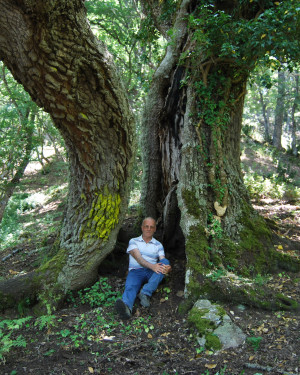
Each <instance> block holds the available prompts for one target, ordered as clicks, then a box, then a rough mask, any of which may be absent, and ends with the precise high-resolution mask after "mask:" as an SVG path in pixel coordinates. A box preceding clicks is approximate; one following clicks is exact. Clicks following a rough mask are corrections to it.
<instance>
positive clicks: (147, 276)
mask: <svg viewBox="0 0 300 375" xmlns="http://www.w3.org/2000/svg"><path fill="white" fill-rule="evenodd" d="M158 263H163V264H166V265H169V264H170V262H169V261H168V259H166V258H163V259H161V260H160V261H159V262H158ZM164 277H165V275H164V274H162V273H156V272H154V271H152V270H150V269H149V268H144V267H143V268H138V269H134V270H131V271H129V273H128V276H127V279H126V283H125V291H124V293H123V295H122V300H123V301H124V302H125V303H126V305H127V306H128V307H129V308H130V310H132V308H133V304H134V301H135V298H136V296H137V294H138V292H139V290H140V288H141V286H142V284H143V283H146V284H144V286H143V288H142V289H141V293H142V294H145V295H146V296H148V297H151V296H152V293H154V292H155V291H156V289H157V287H158V285H159V283H160V282H161V281H162V279H163V278H164Z"/></svg>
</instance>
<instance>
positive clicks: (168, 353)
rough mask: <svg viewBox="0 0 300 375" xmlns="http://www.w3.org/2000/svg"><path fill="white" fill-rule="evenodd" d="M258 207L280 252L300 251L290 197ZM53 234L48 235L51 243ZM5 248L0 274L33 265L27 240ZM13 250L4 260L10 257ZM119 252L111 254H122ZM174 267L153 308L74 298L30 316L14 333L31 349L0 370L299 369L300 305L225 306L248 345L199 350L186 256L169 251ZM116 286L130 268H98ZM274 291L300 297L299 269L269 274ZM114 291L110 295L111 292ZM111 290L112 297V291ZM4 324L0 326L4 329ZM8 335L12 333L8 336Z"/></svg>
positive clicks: (18, 350) (235, 372)
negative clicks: (118, 310)
mask: <svg viewBox="0 0 300 375" xmlns="http://www.w3.org/2000/svg"><path fill="white" fill-rule="evenodd" d="M254 205H255V208H256V209H257V210H258V211H259V212H260V213H261V214H262V215H263V216H265V217H266V218H268V219H272V220H274V221H275V222H276V224H277V227H276V229H275V230H276V233H277V234H279V236H280V237H279V238H281V240H280V241H279V242H278V243H276V244H275V245H276V247H277V249H278V251H283V252H286V253H288V254H291V255H293V256H295V257H297V258H298V257H299V255H300V230H299V228H300V219H299V218H300V207H299V206H297V205H295V204H293V203H291V202H282V201H271V200H266V201H261V202H260V204H259V205H258V204H257V203H255V202H254ZM54 240H55V238H51V236H50V237H49V241H50V242H51V241H54ZM14 250H16V249H14V248H10V249H6V250H5V251H4V252H2V253H1V257H0V264H1V267H0V277H2V278H5V277H13V276H14V275H15V274H19V273H20V272H28V271H30V270H31V269H33V268H34V266H35V264H36V261H37V257H38V256H39V254H38V253H37V252H36V251H35V249H34V247H33V245H32V244H30V243H26V241H25V242H24V246H23V247H22V249H21V251H18V252H15V253H13V251H14ZM10 254H12V255H11V256H10V257H9V258H7V259H6V260H3V259H4V258H5V257H7V255H10ZM119 254H120V250H118V252H117V253H116V254H115V255H114V254H113V255H112V257H113V256H119ZM169 258H170V261H171V264H172V268H173V269H172V272H171V274H170V275H169V276H168V278H167V280H165V281H164V282H163V284H162V285H161V287H160V288H159V290H158V291H157V293H155V295H154V296H153V297H152V301H151V307H150V308H149V309H145V308H142V307H140V306H139V305H138V304H136V306H135V308H134V315H133V317H132V318H131V319H130V320H129V321H124V322H123V321H121V320H120V319H119V318H118V317H117V316H116V315H115V313H114V308H113V300H114V298H115V297H111V299H110V298H108V299H107V300H105V301H103V303H101V304H98V306H90V305H88V304H84V305H82V304H80V297H78V296H77V297H76V296H74V297H73V299H69V301H68V302H66V303H65V305H64V306H62V308H61V309H59V310H57V311H55V312H49V314H48V316H44V317H41V318H37V317H32V318H31V319H30V320H28V321H27V322H25V323H24V324H23V326H22V327H21V328H20V329H17V330H15V333H13V335H12V336H11V337H10V339H14V340H16V339H17V338H18V337H19V336H20V335H22V337H23V339H24V340H25V341H26V346H25V347H12V348H11V349H10V351H9V353H8V354H6V355H4V358H3V361H2V363H0V374H1V375H28V374H34V375H39V374H45V375H48V374H49V375H50V374H52V375H83V374H101V375H106V374H138V375H142V374H147V375H148V374H159V375H171V374H180V375H184V374H195V375H196V374H197V375H201V374H203V375H204V374H205V375H208V374H210V375H216V374H218V375H221V374H223V375H225V374H226V375H240V374H245V375H263V374H269V375H273V374H274V375H277V374H285V375H296V374H300V335H299V329H300V327H299V322H300V319H299V317H300V311H299V310H298V311H291V312H287V311H263V310H258V309H253V308H250V307H248V306H244V305H232V304H225V305H224V309H225V310H226V311H227V313H228V315H229V316H230V317H231V318H232V320H233V321H234V322H235V324H237V325H238V326H239V327H240V328H241V329H242V330H243V331H244V332H245V333H246V334H247V337H248V340H247V342H245V343H244V345H243V346H241V347H239V348H236V349H230V350H223V351H219V352H216V353H213V352H211V351H208V350H205V349H203V348H200V347H199V345H198V344H197V343H196V340H195V336H194V332H193V329H192V328H191V327H189V326H188V324H187V321H186V316H182V315H180V314H179V312H178V307H179V305H180V303H181V302H182V301H183V289H184V274H185V259H184V257H183V258H178V256H177V257H176V258H175V259H174V258H173V257H172V254H170V256H169ZM99 276H100V277H101V278H105V279H104V280H107V282H108V283H109V285H110V288H111V289H110V290H112V291H114V292H118V293H122V290H123V286H124V282H125V270H124V269H115V268H111V267H110V266H109V262H107V263H106V264H105V265H104V266H102V267H101V268H100V270H99ZM262 282H264V283H267V284H269V285H270V286H271V287H272V288H273V289H274V290H276V291H278V292H280V293H284V294H286V295H288V296H290V297H292V298H294V299H295V300H297V301H298V302H299V303H300V293H299V288H300V274H299V273H297V274H295V273H289V272H286V271H278V273H277V274H275V275H272V277H270V278H269V279H268V280H262ZM105 293H106V295H107V296H108V293H107V292H105ZM110 296H112V295H110ZM19 313H20V314H21V315H20V314H16V313H15V312H13V311H6V312H5V314H3V315H2V317H0V323H1V321H2V323H3V319H12V318H19V317H20V316H22V317H25V316H26V315H28V314H29V315H30V316H34V315H33V312H32V311H30V310H27V309H26V306H19ZM0 329H1V327H0ZM8 340H9V339H8Z"/></svg>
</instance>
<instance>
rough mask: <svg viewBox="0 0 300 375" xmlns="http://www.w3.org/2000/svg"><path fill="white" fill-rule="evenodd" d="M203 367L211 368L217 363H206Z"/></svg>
mask: <svg viewBox="0 0 300 375" xmlns="http://www.w3.org/2000/svg"><path fill="white" fill-rule="evenodd" d="M205 367H206V368H210V369H212V368H216V367H217V365H216V364H215V363H210V364H209V363H207V364H206V365H205Z"/></svg>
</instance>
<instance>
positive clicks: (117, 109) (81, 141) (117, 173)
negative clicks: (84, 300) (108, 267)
mask: <svg viewBox="0 0 300 375" xmlns="http://www.w3.org/2000/svg"><path fill="white" fill-rule="evenodd" d="M0 59H1V60H3V61H4V62H5V64H6V65H7V66H8V68H9V69H10V70H11V72H12V74H13V75H14V77H15V78H16V79H17V80H18V81H19V82H20V83H22V84H23V86H24V88H25V90H27V91H28V92H29V93H30V95H31V96H32V98H33V99H34V100H35V101H36V103H37V104H38V105H40V106H42V107H43V108H44V109H45V110H46V111H47V112H49V113H50V114H51V116H52V119H53V122H54V124H55V126H56V127H57V128H58V129H59V130H60V132H61V134H62V135H63V137H64V140H65V143H66V146H67V149H68V155H69V162H70V176H69V181H70V184H69V198H68V205H67V211H66V215H65V218H64V223H63V227H62V230H61V240H60V247H59V248H60V249H59V251H58V254H57V255H56V257H55V259H53V260H52V261H50V262H49V263H48V264H46V265H44V266H43V267H42V269H40V270H38V271H37V274H38V277H36V278H35V283H38V284H39V285H40V287H42V284H43V277H42V275H44V274H47V275H48V276H47V279H48V280H47V283H46V284H47V285H48V284H50V289H51V288H52V287H53V285H55V286H56V287H57V289H58V290H60V291H61V292H62V294H64V293H65V292H66V291H67V290H70V289H71V290H73V289H78V288H81V287H84V286H86V285H88V284H90V283H92V282H93V281H95V279H96V277H97V268H98V266H99V264H100V262H101V261H102V260H103V259H104V258H105V256H106V255H107V254H108V253H109V252H110V251H111V250H112V248H113V246H114V243H115V240H116V235H117V233H118V230H119V228H120V225H121V223H122V219H123V217H124V214H125V210H126V207H127V200H128V187H129V177H130V173H131V172H130V170H131V166H132V160H133V153H134V152H133V151H134V131H133V126H132V125H133V120H132V115H131V111H130V108H129V104H128V101H127V98H126V95H125V90H124V89H123V86H122V84H121V80H120V79H119V77H118V75H117V74H116V69H115V67H114V64H113V61H112V58H111V56H110V54H109V53H108V51H107V49H106V47H105V46H104V45H103V44H102V43H100V42H99V41H98V40H97V39H96V38H95V36H94V35H93V34H92V32H91V30H90V27H89V25H88V23H87V19H86V11H85V8H84V5H83V2H82V1H81V0H52V1H43V0H38V1H34V2H30V1H22V0H20V1H17V2H16V1H12V0H3V1H1V3H0ZM31 280H34V278H31ZM46 287H47V288H48V287H49V285H48V286H46ZM0 289H1V291H2V292H3V293H5V285H3V286H1V288H0ZM37 289H38V288H37Z"/></svg>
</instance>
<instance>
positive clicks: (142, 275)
mask: <svg viewBox="0 0 300 375" xmlns="http://www.w3.org/2000/svg"><path fill="white" fill-rule="evenodd" d="M145 271H146V269H145V268H139V269H137V270H131V271H129V273H128V276H127V279H126V283H125V290H124V293H123V295H122V300H123V302H125V303H126V305H127V306H128V307H129V309H130V311H132V308H133V305H134V301H135V299H136V296H137V294H138V291H139V290H140V288H141V285H142V283H143V282H145V280H146V279H147V278H146V277H147V276H146V272H145Z"/></svg>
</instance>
